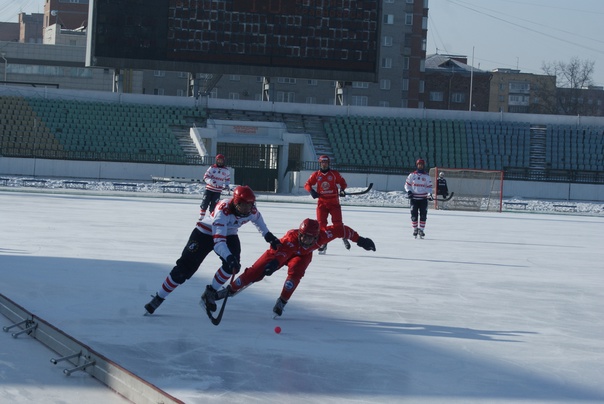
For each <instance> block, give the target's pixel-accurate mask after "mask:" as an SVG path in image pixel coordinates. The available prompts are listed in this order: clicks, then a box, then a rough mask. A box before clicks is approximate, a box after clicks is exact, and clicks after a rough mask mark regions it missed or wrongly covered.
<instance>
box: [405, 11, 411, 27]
mask: <svg viewBox="0 0 604 404" xmlns="http://www.w3.org/2000/svg"><path fill="white" fill-rule="evenodd" d="M405 25H413V14H411V13H405Z"/></svg>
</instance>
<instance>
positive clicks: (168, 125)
mask: <svg viewBox="0 0 604 404" xmlns="http://www.w3.org/2000/svg"><path fill="white" fill-rule="evenodd" d="M0 107H1V108H0V134H1V142H0V153H2V154H3V155H15V156H23V157H29V156H45V157H55V158H68V159H97V160H112V161H162V162H172V163H181V162H185V161H186V157H187V156H186V153H185V151H184V150H183V146H182V145H183V142H185V141H189V142H190V139H183V140H182V141H179V138H178V134H177V132H178V131H179V130H180V131H181V132H187V130H188V128H189V127H190V126H191V125H193V124H196V125H197V126H203V125H205V121H206V119H207V118H208V117H212V118H214V119H226V120H229V119H236V120H250V121H258V120H262V121H272V122H283V123H284V124H285V125H286V126H287V130H288V131H289V132H291V133H309V134H310V135H311V136H312V138H313V144H314V145H315V148H316V152H317V153H318V154H330V155H332V156H333V158H334V162H335V163H336V165H337V166H338V167H344V168H346V169H348V170H354V169H355V167H356V169H362V170H366V169H367V167H374V168H378V169H379V168H383V169H387V170H399V171H407V170H409V169H412V168H413V167H414V166H415V160H416V159H417V158H418V157H422V158H424V159H426V160H427V162H428V165H429V166H439V167H451V168H473V169H488V170H506V169H529V168H531V169H535V168H537V169H551V170H579V171H594V172H596V171H600V172H601V171H604V161H603V159H604V127H590V126H585V125H555V124H550V125H531V124H529V123H527V122H501V121H480V120H474V121H470V120H466V121H464V120H453V119H418V118H402V117H380V116H353V115H351V116H306V115H301V114H285V113H276V112H254V111H232V110H211V109H210V110H200V109H196V108H189V107H175V106H157V105H138V104H117V103H103V102H94V101H74V100H59V99H42V98H27V99H26V98H22V97H7V96H3V97H0Z"/></svg>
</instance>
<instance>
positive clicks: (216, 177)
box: [203, 164, 231, 192]
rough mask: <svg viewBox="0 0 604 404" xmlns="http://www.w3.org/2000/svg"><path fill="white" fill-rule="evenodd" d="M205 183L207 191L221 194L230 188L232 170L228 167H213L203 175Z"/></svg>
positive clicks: (214, 165)
mask: <svg viewBox="0 0 604 404" xmlns="http://www.w3.org/2000/svg"><path fill="white" fill-rule="evenodd" d="M203 182H205V183H206V189H207V190H208V191H212V192H221V191H222V190H223V189H226V188H228V187H229V185H230V183H231V170H229V168H228V167H226V166H225V167H218V166H217V165H216V164H213V165H211V166H210V167H209V168H208V169H207V170H206V173H205V174H204V175H203Z"/></svg>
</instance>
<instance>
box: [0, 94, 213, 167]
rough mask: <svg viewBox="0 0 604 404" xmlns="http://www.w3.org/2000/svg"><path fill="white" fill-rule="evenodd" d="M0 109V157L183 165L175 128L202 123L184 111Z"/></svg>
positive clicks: (39, 105)
mask: <svg viewBox="0 0 604 404" xmlns="http://www.w3.org/2000/svg"><path fill="white" fill-rule="evenodd" d="M0 105H2V116H1V117H2V122H3V128H2V130H3V136H2V145H1V146H2V153H3V154H4V155H9V156H10V155H15V156H23V157H27V156H38V157H47V158H66V159H74V160H81V159H86V160H108V161H136V162H149V161H152V162H170V163H183V162H186V159H187V156H186V154H185V152H184V149H183V146H182V145H181V143H182V142H188V141H189V140H188V138H185V139H182V140H180V141H179V139H178V137H177V136H176V133H177V129H179V128H189V127H190V126H191V125H192V124H193V123H195V124H198V125H205V119H206V115H205V112H204V111H200V110H198V109H193V108H188V107H172V106H165V107H164V106H161V107H160V106H156V105H136V104H112V103H102V102H91V101H87V102H80V101H74V100H58V99H42V98H21V97H0ZM4 122H6V123H4ZM185 133H186V135H188V130H187V131H185Z"/></svg>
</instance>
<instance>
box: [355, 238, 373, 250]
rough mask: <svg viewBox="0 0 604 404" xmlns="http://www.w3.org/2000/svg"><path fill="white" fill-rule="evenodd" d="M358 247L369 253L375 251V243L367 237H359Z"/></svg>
mask: <svg viewBox="0 0 604 404" xmlns="http://www.w3.org/2000/svg"><path fill="white" fill-rule="evenodd" d="M357 245H358V246H359V247H361V248H364V249H365V250H367V251H375V243H374V242H373V240H371V239H370V238H365V237H361V236H359V239H358V241H357Z"/></svg>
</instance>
